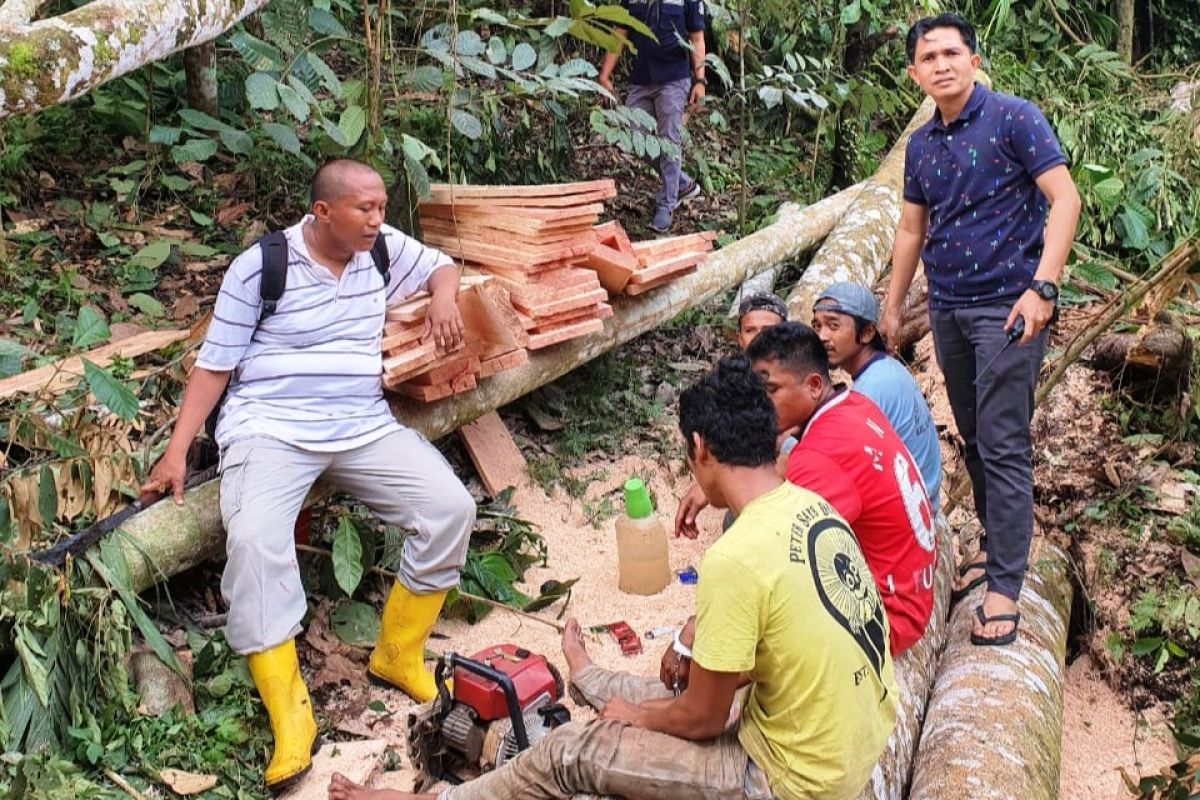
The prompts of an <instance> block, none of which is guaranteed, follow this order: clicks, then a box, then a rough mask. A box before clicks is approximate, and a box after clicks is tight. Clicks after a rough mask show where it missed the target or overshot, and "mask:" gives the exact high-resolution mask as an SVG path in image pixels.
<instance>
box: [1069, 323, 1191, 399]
mask: <svg viewBox="0 0 1200 800" xmlns="http://www.w3.org/2000/svg"><path fill="white" fill-rule="evenodd" d="M1194 350H1195V347H1194V345H1193V344H1192V340H1191V338H1189V337H1188V333H1187V328H1185V327H1184V325H1183V324H1182V323H1181V322H1179V321H1178V320H1177V319H1176V318H1175V317H1174V315H1172V314H1171V313H1170V312H1168V311H1163V312H1161V313H1159V314H1158V315H1157V316H1156V317H1155V318H1154V322H1152V323H1151V324H1149V325H1146V326H1144V327H1143V328H1142V329H1141V330H1140V331H1138V332H1136V333H1106V334H1104V335H1103V336H1101V337H1099V338H1098V339H1096V342H1095V344H1094V345H1092V366H1093V367H1095V368H1096V369H1099V370H1103V371H1104V372H1109V373H1112V374H1113V375H1114V376H1115V377H1116V378H1117V380H1118V382H1120V383H1122V384H1126V385H1131V386H1137V387H1144V388H1146V389H1147V390H1148V391H1149V393H1150V394H1152V395H1155V396H1158V397H1174V396H1176V395H1178V394H1179V392H1180V391H1182V390H1183V389H1185V388H1186V387H1187V385H1188V381H1189V380H1190V378H1191V372H1192V356H1193V353H1194Z"/></svg>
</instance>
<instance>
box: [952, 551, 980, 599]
mask: <svg viewBox="0 0 1200 800" xmlns="http://www.w3.org/2000/svg"><path fill="white" fill-rule="evenodd" d="M985 569H987V553H985V552H984V551H982V550H980V551H978V552H976V553H975V557H974V558H972V559H971V563H970V564H969V565H968V566H966V567H964V568H963V569H962V572H961V574H960V575H958V576H957V577H956V578H955V579H954V591H956V592H962V591H965V590H966V588H967V586H969V585H970V583H971V581H973V580H975V579H977V578H979V577H981V576H982V575H983V574H984V570H985Z"/></svg>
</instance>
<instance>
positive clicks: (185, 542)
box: [121, 192, 851, 591]
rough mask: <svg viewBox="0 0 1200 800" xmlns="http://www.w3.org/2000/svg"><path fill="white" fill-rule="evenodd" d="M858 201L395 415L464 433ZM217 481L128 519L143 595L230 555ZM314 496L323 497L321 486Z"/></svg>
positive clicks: (761, 240) (425, 429)
mask: <svg viewBox="0 0 1200 800" xmlns="http://www.w3.org/2000/svg"><path fill="white" fill-rule="evenodd" d="M850 200H851V195H850V194H849V193H848V192H840V193H838V194H836V195H833V196H831V197H827V198H825V199H824V200H822V201H821V202H819V203H815V204H814V205H812V206H809V207H808V208H806V209H805V210H804V212H803V213H802V214H797V215H795V216H791V217H785V218H783V219H780V220H779V221H777V222H776V223H775V224H774V225H770V226H768V227H766V228H764V229H762V230H760V231H757V232H755V233H752V234H750V235H749V236H746V237H744V238H742V239H739V240H738V241H736V242H734V243H733V244H731V245H729V246H728V247H726V248H723V249H721V250H718V251H716V252H715V253H713V254H712V255H710V256H709V257H708V260H707V261H705V262H704V263H703V264H702V265H701V266H700V268H699V269H698V270H697V271H696V272H693V273H692V274H690V275H687V276H685V277H684V278H681V279H680V280H678V281H675V282H673V283H669V284H667V285H666V286H664V287H662V288H661V289H655V290H654V291H652V292H649V293H647V294H645V295H641V296H638V297H620V298H618V299H616V300H615V301H613V309H614V314H613V316H612V317H610V318H609V319H607V320H605V324H604V330H603V331H601V332H599V333H596V334H593V335H591V336H585V337H581V338H579V339H574V340H571V341H569V342H565V343H563V344H561V345H558V346H555V347H551V348H546V349H545V350H543V351H538V352H535V353H531V354H530V356H529V362H528V363H526V364H523V365H522V366H520V367H517V368H516V369H512V370H508V371H506V372H501V373H500V374H499V375H496V376H495V377H492V378H489V379H488V380H486V381H484V382H482V383H481V384H480V385H479V387H478V388H477V389H475V391H473V392H469V393H467V394H461V395H456V396H454V397H451V398H447V399H446V400H443V401H440V402H437V403H431V404H422V403H418V402H416V401H413V400H409V399H408V398H403V397H393V398H392V409H393V411H394V412H395V414H396V417H397V418H398V419H399V420H400V421H401V422H403V423H404V424H406V425H408V426H410V427H412V428H415V429H416V430H418V431H420V432H421V433H423V434H424V435H425V436H427V437H428V438H430V439H436V438H438V437H440V436H444V435H445V434H447V433H450V432H451V431H454V430H457V429H458V428H459V427H461V426H462V425H465V424H466V423H468V422H470V421H471V420H473V419H475V418H476V417H479V416H481V415H483V414H486V413H487V412H489V411H493V410H495V409H497V408H499V407H501V406H503V405H504V404H506V403H511V402H512V401H513V400H516V399H517V398H518V397H521V396H522V395H524V394H526V393H528V392H531V391H533V390H534V389H536V388H538V387H539V386H543V385H545V384H547V383H549V382H550V381H553V380H554V379H555V378H558V377H560V376H561V375H564V374H565V373H567V372H569V371H570V370H572V369H574V368H576V367H578V366H580V365H581V364H584V363H586V362H588V361H590V360H591V359H593V358H595V357H596V356H598V355H601V354H602V353H605V352H607V351H609V350H611V349H613V348H614V347H617V346H619V345H621V344H623V343H625V342H627V341H629V340H630V339H633V338H634V337H636V336H639V335H641V334H643V333H645V332H646V331H648V330H650V329H652V328H654V327H656V326H658V325H661V324H662V323H664V322H667V321H668V320H670V319H672V318H673V317H674V316H675V315H677V314H678V313H679V312H681V311H683V310H685V309H688V308H691V307H693V306H696V305H699V304H700V303H703V302H704V301H706V300H708V299H709V298H711V297H712V296H713V295H715V294H717V293H719V292H722V291H726V290H728V289H731V288H733V287H734V286H737V285H738V284H740V283H741V282H743V281H744V280H745V279H746V278H747V277H749V276H751V275H755V274H757V273H759V272H762V271H763V270H765V269H767V268H769V267H771V266H774V265H775V264H778V263H780V262H782V261H786V260H788V259H790V258H795V257H796V256H797V255H799V254H800V253H802V252H804V251H805V250H808V249H811V248H813V247H815V246H816V245H817V244H818V243H819V242H820V241H821V239H823V238H824V237H825V236H826V235H827V234H828V233H829V231H830V229H831V228H833V226H834V224H835V223H836V222H837V220H838V218H839V217H840V216H841V215H842V214H843V213H845V211H846V208H847V207H848V206H849V204H850ZM219 484H220V482H219V481H216V480H213V481H209V482H208V483H204V484H201V485H200V486H197V487H196V488H194V489H192V490H191V491H189V492H188V493H187V495H186V503H185V505H183V506H176V505H175V504H174V503H172V502H170V501H164V502H160V503H157V504H155V505H153V506H151V507H150V508H148V509H146V510H145V511H143V512H141V513H140V514H137V515H135V516H133V517H130V518H129V520H128V521H127V522H126V523H125V525H123V526H122V528H121V530H122V531H124V532H125V534H126V536H125V537H123V539H122V543H123V546H124V548H125V556H126V559H127V560H128V561H129V567H130V575H131V580H130V583H131V585H132V586H133V587H135V589H136V590H138V591H142V590H145V589H147V588H149V587H151V586H153V585H154V584H155V583H156V582H158V581H160V580H164V579H166V578H168V577H170V576H172V575H175V574H178V573H180V572H182V571H184V570H185V569H189V568H191V567H194V566H196V565H197V564H199V563H201V562H203V561H206V560H209V559H212V558H217V557H219V556H220V555H221V553H222V551H223V548H224V531H223V529H222V527H221V515H220V512H219V508H220V505H219V495H218V486H219ZM314 491H322V490H321V489H320V487H317V488H315V489H314Z"/></svg>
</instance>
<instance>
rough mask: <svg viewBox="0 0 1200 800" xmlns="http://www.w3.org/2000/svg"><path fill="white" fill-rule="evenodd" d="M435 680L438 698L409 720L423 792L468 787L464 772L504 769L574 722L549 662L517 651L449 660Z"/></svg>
mask: <svg viewBox="0 0 1200 800" xmlns="http://www.w3.org/2000/svg"><path fill="white" fill-rule="evenodd" d="M451 676H453V682H452V684H449V685H448V682H447V679H448V678H450V677H451ZM434 680H435V681H436V683H437V688H438V694H437V697H435V698H434V699H433V700H431V701H430V702H428V703H426V704H424V705H423V706H419V707H418V708H417V709H415V710H414V711H413V712H412V713H411V714H409V716H408V757H409V763H410V764H412V766H413V767H415V768H416V769H417V770H419V771H420V778H418V781H417V784H418V785H417V791H418V792H420V791H424V790H425V789H426V788H428V786H429V785H431V784H432V783H434V782H436V781H438V780H445V781H448V782H449V783H452V784H457V783H461V782H462V779H461V778H459V777H458V775H457V771H458V770H460V769H463V768H467V769H471V770H479V771H485V772H486V771H488V770H491V769H495V768H497V767H501V766H503V765H504V764H505V763H506V762H508V761H509V760H510V759H512V758H513V757H514V756H516V755H517V753H520V752H521V751H522V750H525V749H527V748H529V747H531V746H532V745H534V744H536V743H537V742H538V741H540V740H541V739H542V738H544V737H545V736H546V735H547V734H548V733H549V732H550V731H551V730H553V729H554V728H556V727H558V726H559V725H561V724H563V723H564V722H568V721H569V720H570V719H571V713H570V712H569V711H568V710H567V709H566V708H565V707H564V706H563V705H562V704H561V703H560V702H559V700H560V699H561V698H562V694H563V681H562V676H561V675H560V674H559V672H558V670H557V669H555V667H554V665H553V664H551V663H550V662H549V661H547V660H546V657H545V656H542V655H537V654H534V653H531V652H530V651H528V650H525V649H524V648H520V647H516V646H515V645H511V644H502V645H497V646H495V647H490V648H488V649H486V650H481V651H480V652H478V653H476V654H475V655H473V656H471V657H470V658H464V657H463V656H460V655H458V654H456V653H446V654H445V655H444V656H442V658H441V659H440V660H439V661H438V662H437V666H436V667H435V669H434ZM451 686H452V687H453V688H451Z"/></svg>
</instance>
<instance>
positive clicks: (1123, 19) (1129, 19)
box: [1117, 0, 1135, 66]
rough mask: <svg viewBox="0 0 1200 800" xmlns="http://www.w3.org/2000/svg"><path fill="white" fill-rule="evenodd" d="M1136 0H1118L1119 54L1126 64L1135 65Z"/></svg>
mask: <svg viewBox="0 0 1200 800" xmlns="http://www.w3.org/2000/svg"><path fill="white" fill-rule="evenodd" d="M1134 9H1135V0H1117V54H1118V55H1120V56H1121V60H1122V61H1124V62H1125V63H1126V64H1129V65H1131V66H1132V65H1133V33H1134V20H1133V17H1134Z"/></svg>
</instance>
